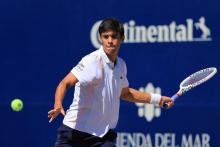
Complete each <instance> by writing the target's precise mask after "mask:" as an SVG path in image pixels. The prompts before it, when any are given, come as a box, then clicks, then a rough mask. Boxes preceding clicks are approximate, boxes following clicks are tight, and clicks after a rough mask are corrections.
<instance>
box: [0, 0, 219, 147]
mask: <svg viewBox="0 0 220 147" xmlns="http://www.w3.org/2000/svg"><path fill="white" fill-rule="evenodd" d="M219 4H220V3H219V1H218V0H212V1H207V0H203V1H202V0H169V1H162V0H147V1H146V0H136V1H133V0H128V1H124V0H111V1H101V0H96V1H89V0H81V1H79V0H78V1H73V0H65V1H61V0H0V68H1V69H0V71H1V72H0V81H1V84H0V113H1V119H0V120H1V121H0V132H1V135H0V146H1V147H15V146H16V147H50V146H54V142H55V140H56V131H57V128H58V127H59V125H60V124H61V122H62V119H63V117H62V116H61V115H60V116H59V117H58V118H57V119H56V120H55V121H54V122H53V123H51V124H49V123H48V118H47V112H48V111H49V110H50V109H51V108H53V104H54V92H55V89H56V86H57V85H58V83H59V82H60V80H62V78H63V77H64V76H65V75H66V74H67V73H68V72H69V71H70V70H71V69H72V68H73V67H74V66H75V65H76V64H77V63H78V62H79V60H80V59H81V58H82V57H83V56H84V55H86V54H88V53H90V52H92V51H94V50H96V49H97V48H98V47H99V46H100V42H99V40H98V37H97V27H98V25H99V23H100V20H103V19H105V18H108V17H114V18H117V19H119V20H121V21H122V22H123V23H124V26H125V33H126V38H125V42H124V43H123V45H122V46H121V49H120V56H121V57H122V58H123V59H124V60H125V61H126V63H127V68H128V79H129V83H130V86H131V87H133V88H137V89H140V90H142V91H150V92H156V93H161V94H163V95H167V96H172V95H173V94H174V93H175V92H176V91H177V90H178V88H179V83H180V82H181V81H182V79H184V78H185V77H186V76H188V75H189V74H191V73H193V72H195V71H197V70H200V69H203V68H206V67H212V66H214V67H217V68H218V69H220V61H219V55H220V51H219V49H220V21H219V20H218V19H219V18H220V9H219ZM219 84H220V77H219V74H217V75H216V76H215V77H214V78H213V79H211V80H210V81H208V82H207V83H206V84H203V85H201V86H199V87H197V88H195V89H193V90H192V91H190V92H189V93H186V94H185V95H184V96H182V97H181V98H180V99H178V101H176V105H175V106H174V107H173V108H172V109H170V110H162V109H160V108H158V107H155V106H152V105H148V104H134V103H128V102H124V101H121V108H120V119H119V122H118V126H117V128H116V131H117V132H118V138H117V146H118V147H209V146H212V147H218V146H220V141H219V136H220V127H219V124H220V98H219V95H218V94H217V91H218V90H219ZM73 92H74V90H73V89H70V91H69V92H68V93H67V95H66V97H65V100H64V107H65V109H68V107H69V105H70V104H71V102H72V99H73ZM15 98H19V99H21V100H22V101H23V103H24V107H23V109H22V110H21V111H19V112H15V111H13V110H12V109H11V106H10V104H11V101H12V100H13V99H15Z"/></svg>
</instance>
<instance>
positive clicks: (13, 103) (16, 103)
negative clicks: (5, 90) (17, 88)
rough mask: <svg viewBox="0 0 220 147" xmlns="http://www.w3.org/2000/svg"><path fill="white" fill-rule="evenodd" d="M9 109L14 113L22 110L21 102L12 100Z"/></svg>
mask: <svg viewBox="0 0 220 147" xmlns="http://www.w3.org/2000/svg"><path fill="white" fill-rule="evenodd" d="M11 108H12V110H14V111H21V110H22V108H23V102H22V100H20V99H14V100H13V101H11Z"/></svg>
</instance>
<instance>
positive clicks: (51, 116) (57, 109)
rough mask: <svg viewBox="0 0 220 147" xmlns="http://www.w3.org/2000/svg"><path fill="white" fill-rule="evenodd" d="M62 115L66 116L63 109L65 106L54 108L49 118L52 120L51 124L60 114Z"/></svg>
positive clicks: (49, 113)
mask: <svg viewBox="0 0 220 147" xmlns="http://www.w3.org/2000/svg"><path fill="white" fill-rule="evenodd" d="M60 113H61V114H62V115H63V116H65V111H64V109H63V106H62V105H61V106H54V109H52V110H50V111H49V112H48V118H50V120H49V123H51V122H52V121H53V119H54V118H55V117H57V115H58V114H60Z"/></svg>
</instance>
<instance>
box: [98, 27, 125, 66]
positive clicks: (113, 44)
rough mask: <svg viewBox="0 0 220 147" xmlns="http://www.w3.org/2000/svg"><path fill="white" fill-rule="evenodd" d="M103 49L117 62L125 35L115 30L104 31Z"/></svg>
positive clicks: (102, 36)
mask: <svg viewBox="0 0 220 147" xmlns="http://www.w3.org/2000/svg"><path fill="white" fill-rule="evenodd" d="M100 38H101V41H102V46H103V49H104V51H105V53H106V55H107V56H108V57H109V59H110V60H111V61H112V62H115V60H116V57H117V55H118V51H119V48H120V45H121V43H122V42H123V37H121V35H120V34H119V33H116V32H114V31H111V30H109V31H106V32H103V33H102V34H101V36H100Z"/></svg>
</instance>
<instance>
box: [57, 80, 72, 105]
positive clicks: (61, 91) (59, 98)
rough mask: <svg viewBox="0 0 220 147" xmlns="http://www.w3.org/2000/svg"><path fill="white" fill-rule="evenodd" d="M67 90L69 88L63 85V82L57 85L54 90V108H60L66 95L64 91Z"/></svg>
mask: <svg viewBox="0 0 220 147" xmlns="http://www.w3.org/2000/svg"><path fill="white" fill-rule="evenodd" d="M68 89H69V86H68V85H67V84H65V83H64V82H63V81H61V82H60V83H59V85H58V86H57V88H56V92H55V104H54V106H61V105H62V102H63V99H64V96H65V94H66V91H67V90H68Z"/></svg>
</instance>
